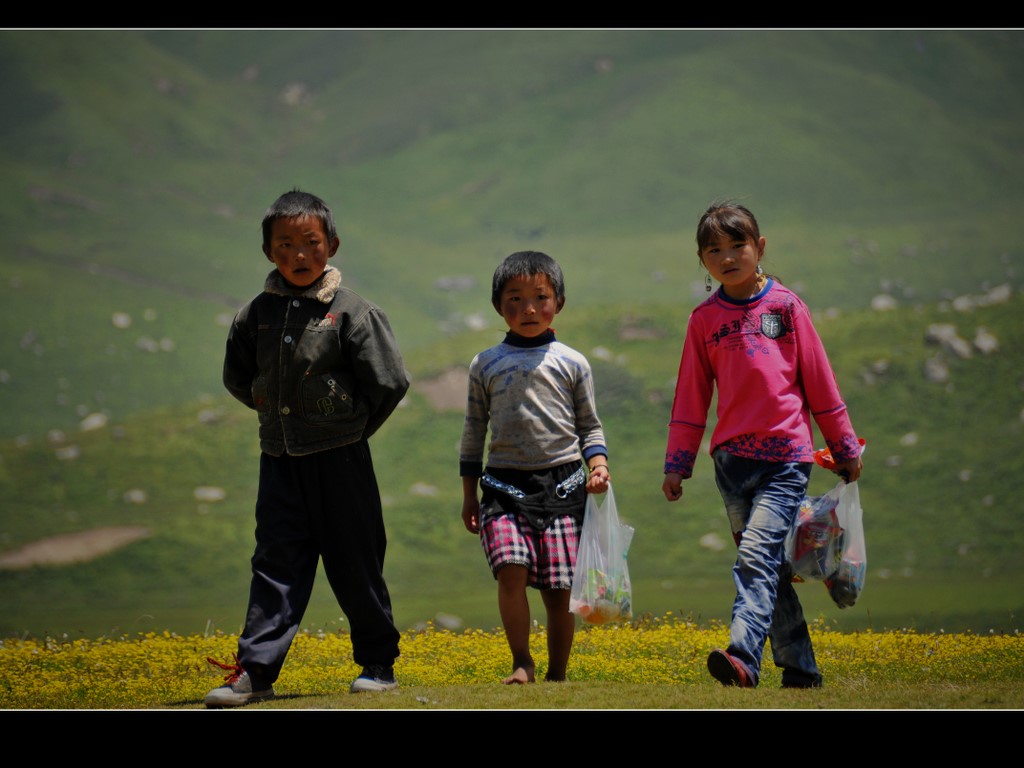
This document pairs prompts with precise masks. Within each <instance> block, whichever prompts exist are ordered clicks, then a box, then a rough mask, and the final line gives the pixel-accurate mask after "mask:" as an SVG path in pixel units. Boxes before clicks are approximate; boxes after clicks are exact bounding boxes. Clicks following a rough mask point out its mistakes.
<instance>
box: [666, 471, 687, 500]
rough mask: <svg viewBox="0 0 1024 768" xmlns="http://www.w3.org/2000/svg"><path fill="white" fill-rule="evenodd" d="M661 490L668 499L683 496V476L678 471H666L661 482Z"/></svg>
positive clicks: (677, 498) (676, 498)
mask: <svg viewBox="0 0 1024 768" xmlns="http://www.w3.org/2000/svg"><path fill="white" fill-rule="evenodd" d="M661 492H662V493H664V494H665V498H666V499H668V500H669V501H679V499H681V498H683V476H682V475H680V474H679V473H678V472H667V473H666V474H665V481H664V482H663V483H662V484H661Z"/></svg>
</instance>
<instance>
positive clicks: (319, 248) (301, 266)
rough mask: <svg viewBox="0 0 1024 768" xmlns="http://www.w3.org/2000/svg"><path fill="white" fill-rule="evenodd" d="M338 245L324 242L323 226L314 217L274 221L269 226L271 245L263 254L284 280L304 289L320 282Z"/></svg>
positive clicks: (265, 248)
mask: <svg viewBox="0 0 1024 768" xmlns="http://www.w3.org/2000/svg"><path fill="white" fill-rule="evenodd" d="M339 245H340V241H339V240H338V238H334V240H333V241H329V240H328V239H327V235H326V233H325V232H324V225H323V222H322V221H320V219H319V218H318V217H316V216H300V217H296V218H291V219H285V218H281V219H276V220H274V222H273V223H272V224H271V229H270V244H269V245H265V246H263V252H264V253H265V254H266V255H267V258H268V259H270V260H271V261H272V262H274V264H276V265H277V271H278V272H280V273H281V275H282V276H283V277H284V279H285V280H287V281H288V282H289V283H291V284H292V285H294V286H295V287H297V288H306V287H307V286H310V285H312V284H313V283H315V282H316V281H317V280H319V279H320V275H322V274H323V273H324V270H325V269H326V268H327V260H328V259H329V258H331V256H333V255H334V254H335V252H336V251H337V250H338V246H339Z"/></svg>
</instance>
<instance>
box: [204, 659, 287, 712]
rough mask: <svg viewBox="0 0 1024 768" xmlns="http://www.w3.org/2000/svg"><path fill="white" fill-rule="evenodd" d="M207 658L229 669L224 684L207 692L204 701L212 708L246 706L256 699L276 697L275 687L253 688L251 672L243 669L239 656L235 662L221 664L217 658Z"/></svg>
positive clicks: (212, 662)
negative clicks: (256, 689)
mask: <svg viewBox="0 0 1024 768" xmlns="http://www.w3.org/2000/svg"><path fill="white" fill-rule="evenodd" d="M206 660H207V661H208V662H210V663H211V664H214V665H216V666H218V667H220V668H221V669H226V670H228V674H227V675H225V676H224V685H222V686H220V687H219V688H214V689H213V690H212V691H210V692H209V693H208V694H206V699H204V703H205V704H206V706H207V707H209V708H210V709H221V708H223V707H244V706H245V705H246V704H252V703H253V702H254V701H264V700H266V699H272V698H274V689H273V687H267V688H265V689H264V690H259V691H254V690H253V685H252V678H251V677H249V673H248V672H246V671H245V670H244V669H242V666H241V664H239V663H238V656H235V663H234V664H221V663H220V662H219V661H217V660H216V659H211V658H209V657H207V658H206Z"/></svg>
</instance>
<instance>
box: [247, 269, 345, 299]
mask: <svg viewBox="0 0 1024 768" xmlns="http://www.w3.org/2000/svg"><path fill="white" fill-rule="evenodd" d="M339 288H341V270H340V269H337V268H336V267H332V266H331V265H330V264H328V265H327V268H326V269H325V270H324V273H323V274H322V275H321V276H320V279H319V280H317V281H316V282H315V283H313V284H312V285H309V286H307V287H305V288H296V287H295V286H293V285H289V284H288V283H287V282H285V279H284V278H283V277H282V276H281V273H280V272H278V271H277V270H276V269H275V270H274V271H273V272H271V273H270V274H269V275H267V280H266V282H265V283H264V284H263V291H264V293H273V294H275V295H277V296H299V297H301V298H306V299H316V300H317V301H319V302H320V303H322V304H330V303H331V302H332V301H334V294H336V293H337V292H338V289H339Z"/></svg>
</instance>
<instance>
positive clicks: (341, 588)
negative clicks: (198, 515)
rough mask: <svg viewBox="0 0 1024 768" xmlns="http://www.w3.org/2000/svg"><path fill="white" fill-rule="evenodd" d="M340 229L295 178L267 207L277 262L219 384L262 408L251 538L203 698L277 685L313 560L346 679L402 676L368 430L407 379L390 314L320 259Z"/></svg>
mask: <svg viewBox="0 0 1024 768" xmlns="http://www.w3.org/2000/svg"><path fill="white" fill-rule="evenodd" d="M339 245H340V241H339V239H338V235H337V230H336V227H335V223H334V215H333V214H332V212H331V209H330V208H329V207H328V206H327V205H326V204H325V203H324V202H323V200H321V199H320V198H318V197H316V196H314V195H311V194H308V193H306V192H300V191H298V190H294V191H292V192H288V193H286V194H284V195H282V196H281V197H279V198H278V199H277V200H276V201H275V202H274V204H273V205H271V206H270V208H269V209H268V210H267V212H266V214H265V215H264V217H263V253H264V254H266V256H267V259H269V260H270V261H272V262H273V263H274V265H275V267H276V268H275V269H274V270H273V271H272V272H271V273H270V274H269V275H268V276H267V280H266V283H265V285H264V288H263V293H261V294H260V295H259V296H257V297H256V298H254V299H253V300H252V301H251V302H249V303H248V304H247V305H245V306H244V307H242V309H241V310H240V311H239V312H238V314H237V315H236V317H235V319H234V322H233V323H232V326H231V330H230V332H229V333H228V341H227V351H226V354H225V358H224V385H225V386H226V387H227V389H228V391H229V392H230V393H231V394H232V395H233V396H234V397H236V398H237V399H238V400H239V401H241V402H242V403H244V404H245V405H247V406H248V407H249V408H252V409H253V410H255V411H256V412H257V414H258V416H259V435H260V449H261V455H260V477H259V490H258V493H257V498H256V549H255V552H254V554H253V556H252V582H251V586H250V592H249V608H248V611H247V613H246V617H245V627H244V629H243V631H242V634H241V636H240V637H239V640H238V653H237V654H236V656H235V663H234V664H221V663H220V662H217V661H215V660H213V659H210V661H211V663H213V664H216V665H217V666H220V667H222V668H223V669H227V670H229V674H228V675H227V676H226V677H225V680H226V683H225V684H224V685H222V686H220V687H219V688H215V689H214V690H212V691H210V693H209V694H207V696H206V700H205V703H206V706H208V707H215V708H216V707H235V706H242V705H245V704H249V703H251V702H253V701H259V700H262V699H267V698H270V697H272V696H273V695H274V689H273V683H274V682H275V681H276V680H277V678H278V675H279V674H280V671H281V667H282V665H283V664H284V659H285V656H286V655H287V653H288V649H289V647H290V646H291V642H292V639H293V638H294V637H295V633H296V631H297V630H298V628H299V623H300V622H301V621H302V616H303V614H304V612H305V610H306V606H307V605H308V603H309V598H310V595H311V593H312V589H313V581H314V578H315V576H316V569H317V565H318V562H319V559H320V558H321V557H322V558H323V564H324V572H325V573H326V574H327V579H328V581H329V582H330V585H331V589H332V590H333V591H334V594H335V596H336V597H337V599H338V604H339V605H340V606H341V610H342V611H343V612H344V614H345V616H346V618H347V619H348V622H349V626H350V627H351V634H352V649H353V657H354V659H355V661H356V663H357V664H359V665H360V666H361V667H362V668H363V670H362V673H361V674H360V675H359V676H358V677H357V678H356V679H355V681H353V683H352V685H351V687H350V690H351V691H352V692H353V693H356V692H359V691H385V690H391V689H394V688H396V687H397V686H398V683H397V682H396V681H395V678H394V670H393V665H394V661H395V659H396V658H398V655H399V650H398V641H399V632H398V630H397V629H396V628H395V625H394V621H393V618H392V613H391V598H390V596H389V594H388V589H387V585H386V584H385V582H384V577H383V566H384V552H385V547H386V543H387V542H386V536H385V531H384V520H383V514H382V511H381V502H380V493H379V490H378V487H377V480H376V477H375V475H374V471H373V463H372V461H371V457H370V448H369V445H368V443H367V440H368V439H369V437H370V436H371V435H373V433H374V432H376V431H377V429H378V428H379V427H380V426H381V425H382V424H383V423H384V421H385V420H386V419H387V418H388V416H390V415H391V413H392V411H394V409H395V407H396V406H397V405H398V404H399V402H401V400H402V398H403V397H404V396H405V393H406V391H407V390H408V388H409V375H408V373H407V372H406V370H405V366H404V364H403V362H402V357H401V354H400V353H399V350H398V345H397V344H396V342H395V338H394V334H393V333H392V330H391V326H390V324H389V322H388V319H387V317H386V316H385V315H384V312H383V311H381V309H380V308H379V307H377V306H375V305H373V304H372V303H370V302H368V301H366V300H365V299H363V298H362V297H361V296H359V295H358V294H356V293H355V292H354V291H352V290H351V289H349V288H347V287H345V286H343V285H342V281H341V272H340V271H339V270H338V269H336V268H334V267H332V266H329V265H328V264H327V261H328V259H330V258H331V257H332V256H333V255H334V254H335V253H336V252H337V250H338V246H339Z"/></svg>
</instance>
